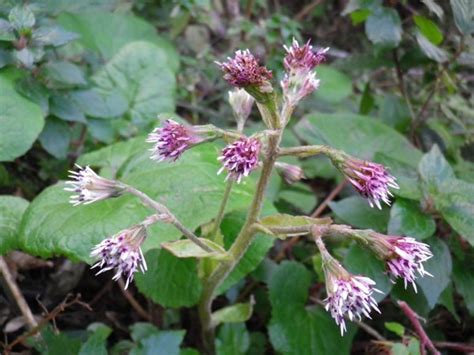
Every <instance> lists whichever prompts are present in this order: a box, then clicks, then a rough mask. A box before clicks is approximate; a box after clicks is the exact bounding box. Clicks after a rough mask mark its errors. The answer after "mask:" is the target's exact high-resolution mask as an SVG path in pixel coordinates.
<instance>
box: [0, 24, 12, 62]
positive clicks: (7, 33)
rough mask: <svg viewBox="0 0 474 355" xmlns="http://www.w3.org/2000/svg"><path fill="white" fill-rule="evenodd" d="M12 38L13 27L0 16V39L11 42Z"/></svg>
mask: <svg viewBox="0 0 474 355" xmlns="http://www.w3.org/2000/svg"><path fill="white" fill-rule="evenodd" d="M14 40H15V34H14V33H13V27H12V26H11V25H10V22H8V21H7V20H4V19H1V18H0V41H7V42H12V41H14ZM0 67H1V66H0Z"/></svg>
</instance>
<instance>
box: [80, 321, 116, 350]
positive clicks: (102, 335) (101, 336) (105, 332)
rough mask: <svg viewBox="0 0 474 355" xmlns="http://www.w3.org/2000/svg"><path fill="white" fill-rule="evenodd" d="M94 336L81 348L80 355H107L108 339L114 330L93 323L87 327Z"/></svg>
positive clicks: (90, 336)
mask: <svg viewBox="0 0 474 355" xmlns="http://www.w3.org/2000/svg"><path fill="white" fill-rule="evenodd" d="M87 330H88V331H89V332H91V333H92V334H91V335H89V337H88V338H87V340H86V342H85V343H84V344H83V345H82V346H81V349H80V351H79V354H78V355H107V342H106V340H107V338H108V337H109V335H110V334H111V333H112V328H110V327H108V326H106V325H105V324H101V323H93V324H91V325H89V326H88V327H87Z"/></svg>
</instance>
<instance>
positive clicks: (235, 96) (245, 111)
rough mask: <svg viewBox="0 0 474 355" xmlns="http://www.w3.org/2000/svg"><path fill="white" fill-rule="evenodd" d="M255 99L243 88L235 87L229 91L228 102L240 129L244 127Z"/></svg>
mask: <svg viewBox="0 0 474 355" xmlns="http://www.w3.org/2000/svg"><path fill="white" fill-rule="evenodd" d="M254 102H255V99H254V98H253V97H252V96H251V95H249V94H247V92H246V91H245V90H244V89H235V90H233V91H229V103H230V106H232V111H234V115H235V118H236V120H237V129H238V130H239V131H242V129H243V128H244V124H245V121H246V120H247V118H248V117H249V115H250V112H251V111H252V106H253V104H254Z"/></svg>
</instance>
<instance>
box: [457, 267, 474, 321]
mask: <svg viewBox="0 0 474 355" xmlns="http://www.w3.org/2000/svg"><path fill="white" fill-rule="evenodd" d="M453 281H454V285H455V286H456V290H457V291H458V292H459V293H460V294H461V295H462V296H463V298H464V302H465V303H466V307H467V309H468V310H469V313H470V314H471V315H472V314H474V265H473V263H472V259H470V258H467V260H464V261H460V260H455V261H454V265H453Z"/></svg>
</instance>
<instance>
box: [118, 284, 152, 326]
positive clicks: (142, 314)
mask: <svg viewBox="0 0 474 355" xmlns="http://www.w3.org/2000/svg"><path fill="white" fill-rule="evenodd" d="M118 284H119V288H120V291H122V294H123V295H124V297H125V298H126V299H127V301H128V303H130V306H132V308H133V309H134V310H135V312H137V313H138V315H139V316H140V317H142V318H143V319H145V320H147V321H148V322H151V321H152V319H151V316H150V315H149V314H148V312H147V311H145V310H144V309H143V307H142V306H141V305H140V303H138V301H137V300H136V299H135V298H134V297H133V295H132V294H131V293H130V291H129V290H126V289H125V282H124V281H123V279H122V278H120V279H118Z"/></svg>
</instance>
